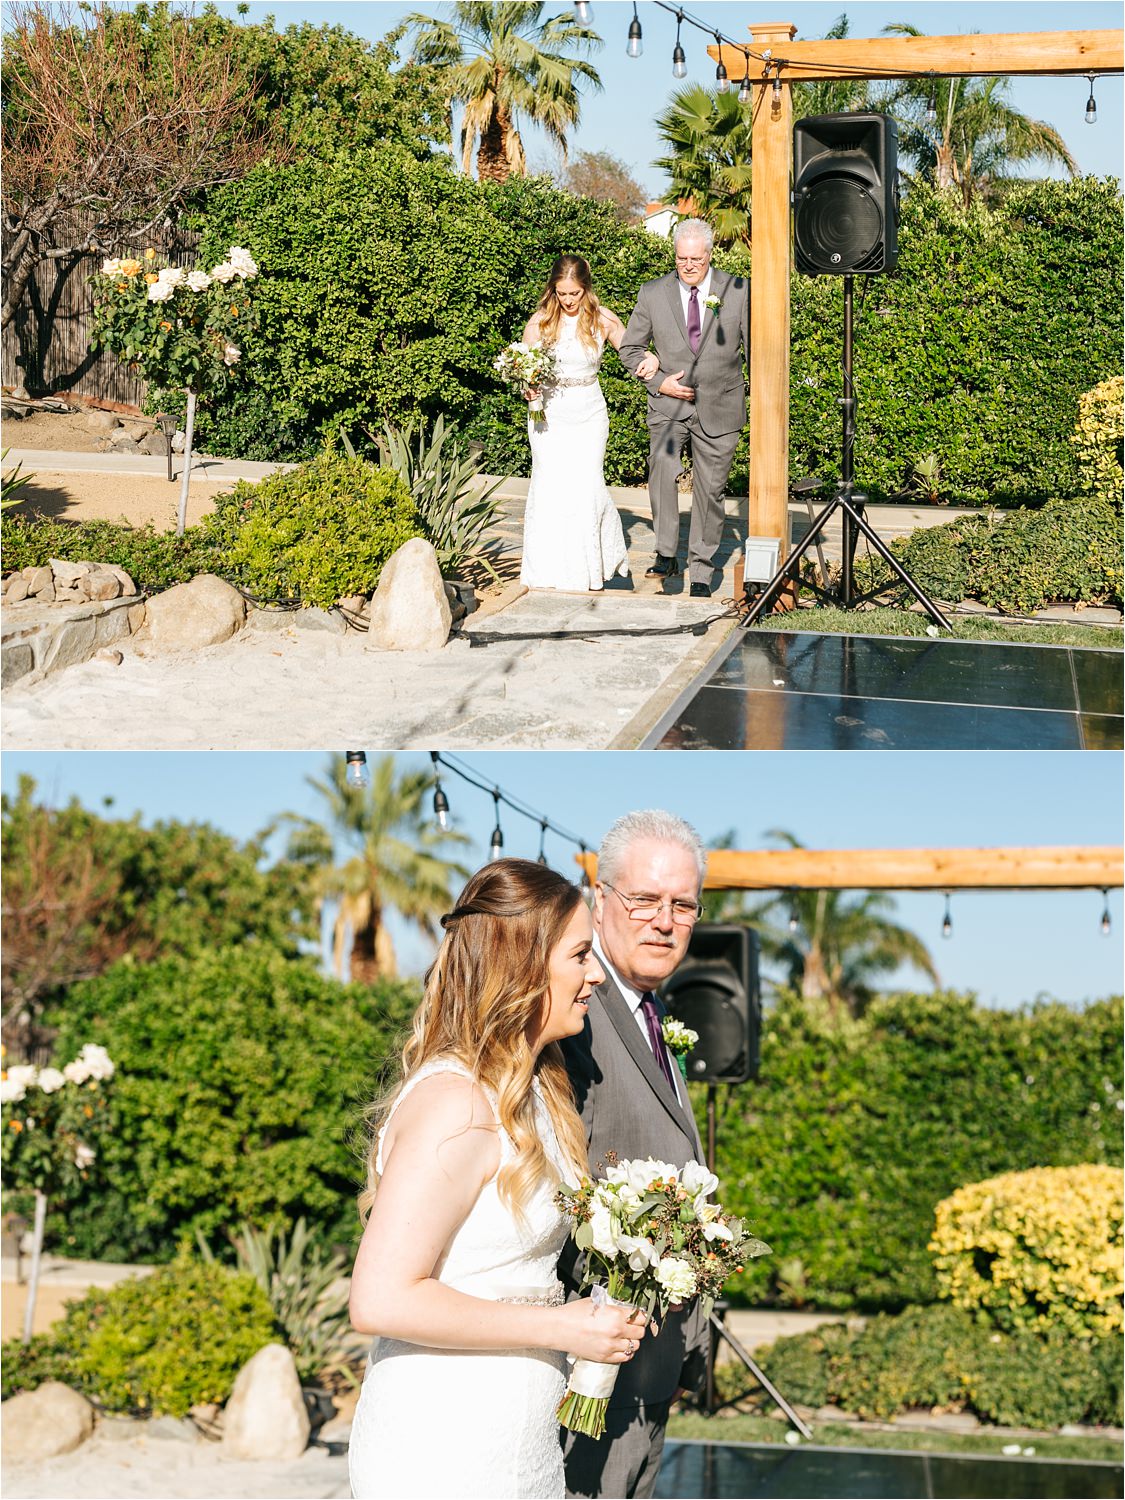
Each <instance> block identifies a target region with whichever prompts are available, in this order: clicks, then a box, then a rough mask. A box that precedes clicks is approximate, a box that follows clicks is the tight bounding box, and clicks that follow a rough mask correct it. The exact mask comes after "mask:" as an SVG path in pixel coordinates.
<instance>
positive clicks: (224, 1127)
mask: <svg viewBox="0 0 1125 1500" xmlns="http://www.w3.org/2000/svg"><path fill="white" fill-rule="evenodd" d="M416 1001H417V994H416V991H415V990H414V989H412V988H410V987H408V986H406V985H398V984H394V983H391V982H388V983H385V984H382V985H380V986H378V987H377V988H375V989H367V988H366V987H364V986H362V985H355V984H353V985H343V984H340V983H338V982H337V981H335V980H331V979H327V978H325V977H324V976H323V975H322V974H321V973H319V971H318V970H317V968H316V965H315V963H314V961H313V960H312V959H299V960H293V959H289V958H287V957H285V956H284V955H282V954H280V953H278V952H277V951H275V950H273V949H271V948H269V947H268V946H266V945H264V944H251V945H247V946H245V947H242V948H232V949H227V950H224V951H221V952H216V951H205V952H202V953H200V954H197V955H195V956H194V957H190V958H169V959H167V960H163V961H161V962H158V963H153V964H147V965H145V964H130V963H128V962H124V963H120V964H117V965H116V966H115V967H114V968H112V969H110V970H108V971H107V972H106V973H105V974H103V975H101V976H100V977H99V978H98V979H95V980H91V981H90V982H88V983H86V984H80V985H76V986H75V987H74V988H72V989H70V990H69V991H68V992H67V994H66V999H65V1005H64V1007H63V1008H62V1009H61V1011H60V1012H59V1014H58V1016H57V1017H56V1018H54V1019H57V1020H58V1022H59V1024H60V1033H59V1039H58V1043H57V1046H58V1050H59V1053H60V1055H61V1054H64V1053H66V1051H67V1048H68V1047H71V1046H72V1043H73V1041H74V1040H75V1039H83V1038H85V1037H86V1036H87V1035H89V1034H92V1033H91V1027H95V1026H96V1034H97V1035H98V1036H99V1037H101V1038H102V1039H103V1041H104V1043H105V1046H106V1047H107V1049H108V1051H109V1053H110V1056H111V1057H112V1058H113V1059H114V1061H115V1062H116V1064H117V1067H118V1073H117V1078H116V1079H115V1083H114V1097H113V1102H112V1120H111V1125H110V1128H109V1131H108V1133H107V1136H106V1138H105V1139H104V1142H103V1149H102V1152H101V1156H100V1163H99V1164H100V1167H101V1185H100V1187H99V1190H98V1194H97V1197H96V1199H95V1200H92V1201H88V1200H85V1199H79V1200H78V1201H77V1202H76V1203H74V1204H73V1205H70V1206H68V1210H67V1214H66V1217H65V1219H64V1220H60V1221H59V1222H58V1224H57V1226H56V1235H55V1236H54V1240H55V1243H56V1244H57V1245H58V1247H59V1250H60V1251H61V1253H63V1254H66V1255H71V1256H76V1257H78V1258H89V1259H100V1260H111V1261H131V1260H140V1261H144V1260H158V1261H159V1260H168V1259H170V1258H171V1257H172V1255H173V1253H174V1251H175V1248H176V1245H177V1242H180V1241H186V1242H188V1243H194V1238H195V1235H196V1233H197V1232H198V1233H200V1234H201V1235H203V1237H204V1238H205V1239H208V1240H210V1241H211V1242H212V1243H217V1242H218V1241H219V1240H220V1239H221V1238H222V1237H223V1234H224V1231H225V1230H226V1229H228V1228H230V1229H232V1230H234V1229H236V1228H237V1227H238V1226H239V1225H240V1224H241V1223H242V1222H243V1221H246V1222H248V1223H251V1224H254V1225H256V1226H258V1227H259V1228H267V1227H271V1226H276V1227H279V1228H281V1227H285V1228H289V1227H292V1226H293V1225H294V1224H295V1223H296V1221H297V1220H298V1219H299V1218H301V1217H302V1216H303V1217H304V1218H305V1219H306V1220H307V1221H308V1223H309V1225H310V1227H311V1228H314V1229H315V1230H316V1232H317V1235H318V1237H320V1238H322V1239H325V1240H327V1241H329V1242H339V1243H342V1244H350V1243H352V1242H353V1241H354V1240H355V1239H356V1237H357V1235H358V1230H359V1219H358V1215H357V1213H356V1206H355V1195H356V1193H357V1191H358V1189H359V1186H360V1185H361V1182H362V1179H363V1166H362V1163H361V1162H360V1160H359V1158H358V1156H357V1155H356V1154H355V1153H354V1152H353V1150H352V1148H351V1144H350V1142H349V1139H348V1135H349V1127H350V1126H351V1125H352V1124H353V1123H355V1124H358V1117H359V1110H360V1108H361V1105H362V1104H364V1103H366V1102H367V1101H368V1100H369V1099H370V1098H371V1097H372V1095H373V1093H374V1090H375V1087H376V1080H377V1075H378V1073H379V1071H380V1069H381V1068H382V1066H383V1064H384V1062H385V1060H386V1059H387V1057H388V1056H389V1055H390V1054H391V1053H392V1051H393V1050H394V1045H395V1042H396V1040H397V1038H398V1036H399V1034H400V1032H401V1031H402V1030H403V1029H404V1028H405V1026H406V1024H407V1022H408V1020H409V1017H410V1014H411V1012H412V1010H413V1007H414V1005H415V1004H416ZM95 1018H97V1019H96V1021H95Z"/></svg>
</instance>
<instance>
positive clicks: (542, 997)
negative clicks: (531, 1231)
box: [359, 859, 587, 1218]
mask: <svg viewBox="0 0 1125 1500" xmlns="http://www.w3.org/2000/svg"><path fill="white" fill-rule="evenodd" d="M581 902H582V894H581V892H580V891H579V890H578V888H577V887H576V886H575V885H573V884H571V882H570V881H569V880H566V879H564V877H563V876H562V875H559V874H556V872H555V871H554V870H549V869H547V868H546V867H545V866H543V865H540V864H535V863H533V862H532V861H531V860H526V859H498V860H494V861H493V862H492V863H491V864H488V865H485V867H484V869H483V870H478V871H477V873H476V874H475V875H474V876H473V877H472V879H471V880H470V881H469V883H468V885H466V887H465V889H464V890H463V891H462V892H461V894H460V896H459V897H458V898H457V904H456V906H455V907H454V909H453V910H452V911H451V912H450V913H449V914H448V915H447V916H444V917H443V918H442V926H443V927H444V928H445V937H444V938H443V940H442V944H441V947H440V948H439V949H438V955H437V958H436V959H435V961H434V964H433V967H432V968H431V969H430V971H429V973H428V974H427V975H426V982H425V989H424V991H423V995H422V1003H421V1004H420V1005H419V1007H418V1009H417V1011H416V1012H415V1014H414V1022H413V1026H412V1028H411V1034H410V1038H409V1040H408V1041H407V1043H406V1045H405V1047H404V1048H403V1052H402V1073H401V1080H400V1082H399V1084H398V1085H397V1087H396V1088H394V1089H393V1090H392V1091H391V1093H390V1094H389V1095H386V1096H384V1097H383V1098H381V1099H377V1100H376V1101H375V1103H374V1104H373V1105H372V1106H371V1108H370V1110H369V1111H368V1123H369V1129H370V1138H369V1142H368V1153H367V1187H366V1189H365V1190H364V1192H362V1193H361V1194H360V1197H359V1208H360V1215H361V1217H363V1218H366V1216H367V1214H368V1213H369V1212H370V1209H371V1205H372V1203H373V1202H374V1199H375V1191H376V1188H377V1186H378V1173H377V1171H376V1155H377V1149H378V1138H379V1131H380V1130H381V1128H382V1127H383V1125H385V1124H386V1122H387V1119H388V1116H389V1115H390V1112H391V1109H392V1107H393V1105H394V1102H395V1100H396V1099H397V1098H398V1095H399V1094H400V1093H401V1091H402V1088H403V1086H404V1085H405V1084H406V1083H407V1082H408V1081H409V1079H410V1078H411V1077H412V1076H413V1074H414V1073H416V1072H417V1071H418V1069H419V1068H421V1067H423V1066H424V1065H425V1064H426V1063H428V1062H430V1061H431V1060H432V1059H433V1058H437V1057H449V1058H454V1059H456V1060H457V1061H458V1062H460V1063H461V1064H462V1065H463V1066H464V1067H465V1068H467V1069H468V1071H469V1072H470V1073H471V1074H472V1076H473V1078H474V1079H475V1080H476V1081H477V1083H479V1084H480V1085H481V1086H482V1087H483V1088H484V1089H485V1090H486V1092H488V1094H489V1095H490V1096H491V1098H493V1099H494V1100H495V1101H496V1114H497V1119H498V1123H499V1125H500V1126H501V1128H502V1129H503V1130H504V1131H505V1132H506V1133H507V1135H508V1137H509V1139H510V1140H511V1142H512V1146H513V1148H514V1154H513V1156H512V1159H511V1160H510V1161H509V1162H508V1163H507V1164H506V1165H505V1166H504V1167H503V1168H502V1169H501V1172H500V1174H499V1177H498V1179H497V1187H498V1190H499V1192H500V1197H501V1200H502V1201H503V1202H504V1203H505V1205H506V1206H507V1207H508V1208H509V1209H510V1210H511V1211H512V1212H514V1213H515V1214H516V1216H517V1217H520V1216H522V1210H523V1207H524V1205H525V1204H526V1203H527V1201H528V1199H529V1197H530V1196H531V1194H532V1193H533V1192H534V1191H535V1188H536V1187H537V1186H538V1185H539V1184H540V1183H541V1182H543V1181H547V1180H553V1179H554V1178H555V1177H557V1172H556V1170H555V1168H554V1167H552V1165H551V1163H550V1161H549V1159H548V1157H547V1153H546V1152H545V1151H544V1149H543V1143H542V1141H541V1140H540V1138H539V1133H538V1131H537V1130H536V1128H535V1105H534V1094H533V1090H532V1079H533V1078H535V1077H538V1079H539V1086H540V1090H541V1092H542V1096H543V1101H544V1103H545V1104H546V1106H547V1110H548V1112H549V1114H550V1116H551V1122H552V1124H553V1125H554V1127H555V1134H556V1136H557V1137H558V1142H559V1146H560V1147H561V1149H562V1151H563V1154H564V1155H565V1157H566V1158H567V1160H568V1161H569V1162H570V1163H571V1164H572V1165H573V1167H574V1169H575V1171H576V1172H585V1171H586V1167H587V1156H586V1133H585V1130H584V1129H583V1126H582V1121H581V1120H580V1118H579V1115H578V1111H577V1109H576V1108H575V1104H574V1092H573V1090H572V1088H571V1086H570V1079H569V1078H568V1077H567V1072H566V1066H565V1064H564V1062H563V1056H562V1051H561V1049H560V1047H559V1045H558V1043H557V1042H552V1043H549V1044H548V1045H547V1046H546V1047H544V1048H543V1049H542V1050H541V1051H540V1052H539V1053H538V1054H536V1051H535V1049H534V1047H533V1046H532V1039H533V1037H534V1036H535V1035H536V1033H537V1032H538V1030H539V1027H540V1026H541V1024H542V1022H543V1018H544V1014H545V1008H546V1005H547V998H548V990H549V988H550V973H549V964H550V957H551V952H552V950H553V949H554V947H555V946H556V944H557V943H558V942H559V940H560V938H561V937H562V934H563V931H564V929H565V928H566V924H567V923H568V922H569V921H570V918H571V916H572V915H573V914H574V912H575V911H576V909H577V908H578V906H579V905H580V904H581Z"/></svg>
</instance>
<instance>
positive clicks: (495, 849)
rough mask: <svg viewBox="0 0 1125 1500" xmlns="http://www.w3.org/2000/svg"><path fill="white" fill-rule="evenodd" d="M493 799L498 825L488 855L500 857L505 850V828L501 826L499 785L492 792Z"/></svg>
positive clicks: (493, 857)
mask: <svg viewBox="0 0 1125 1500" xmlns="http://www.w3.org/2000/svg"><path fill="white" fill-rule="evenodd" d="M492 800H493V802H494V804H495V806H496V827H495V828H494V829H493V830H492V840H491V842H490V843H489V846H488V857H489V859H499V858H500V856H501V854H503V852H504V830H503V829H502V828H501V827H500V788H499V787H497V788H496V790H495V791H494V792H493V793H492Z"/></svg>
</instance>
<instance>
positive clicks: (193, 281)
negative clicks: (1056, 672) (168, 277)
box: [184, 271, 211, 292]
mask: <svg viewBox="0 0 1125 1500" xmlns="http://www.w3.org/2000/svg"><path fill="white" fill-rule="evenodd" d="M184 279H185V281H186V282H187V284H188V286H189V287H190V288H191V290H192V291H193V292H205V291H206V290H207V288H208V287H209V286H210V285H211V278H210V276H208V274H207V272H206V271H189V272H188V273H187V276H186V277H185V278H184Z"/></svg>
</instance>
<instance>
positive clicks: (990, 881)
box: [577, 845, 1125, 891]
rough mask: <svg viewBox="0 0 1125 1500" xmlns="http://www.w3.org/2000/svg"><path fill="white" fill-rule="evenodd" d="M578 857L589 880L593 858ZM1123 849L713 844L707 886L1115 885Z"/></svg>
mask: <svg viewBox="0 0 1125 1500" xmlns="http://www.w3.org/2000/svg"><path fill="white" fill-rule="evenodd" d="M577 862H578V864H579V865H581V866H583V867H584V868H585V870H586V873H587V875H588V876H589V877H590V879H591V880H595V879H596V878H597V868H598V861H597V856H596V855H593V854H584V855H583V854H580V855H578V856H577ZM1123 881H1125V850H1122V849H1121V848H1116V847H1114V846H1112V845H1106V846H1101V847H1083V846H1073V847H1068V846H1064V847H1059V848H1038V849H1036V848H1030V849H750V850H736V849H712V850H711V851H710V853H709V854H708V856H707V879H706V880H705V882H704V889H705V890H708V891H784V890H794V891H845V890H850V891H989V890H993V891H1000V890H1004V891H1066V890H1109V889H1111V888H1113V889H1116V888H1117V887H1118V886H1120V885H1122V883H1123Z"/></svg>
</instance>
